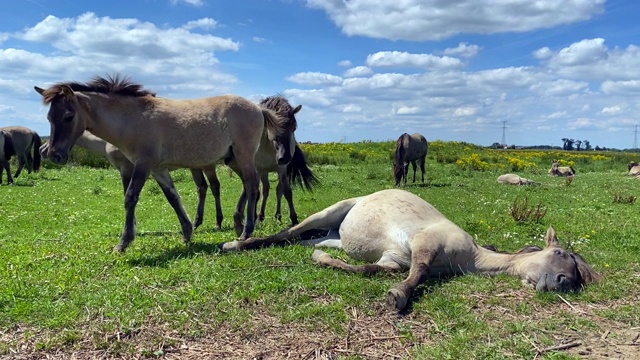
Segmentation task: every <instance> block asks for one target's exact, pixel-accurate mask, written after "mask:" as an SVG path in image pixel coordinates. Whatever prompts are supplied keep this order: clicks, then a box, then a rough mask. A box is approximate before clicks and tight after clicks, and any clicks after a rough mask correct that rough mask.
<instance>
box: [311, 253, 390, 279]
mask: <svg viewBox="0 0 640 360" xmlns="http://www.w3.org/2000/svg"><path fill="white" fill-rule="evenodd" d="M311 258H312V259H313V261H314V262H315V263H316V264H318V265H323V266H328V267H332V268H336V269H341V270H345V271H349V272H354V273H358V274H365V275H372V274H375V273H377V272H378V271H382V270H386V271H399V270H402V267H401V266H400V265H399V264H398V263H397V262H395V261H393V260H392V258H391V256H390V255H389V254H386V253H385V254H383V255H382V258H380V260H378V262H376V263H375V264H366V265H351V264H349V263H346V262H344V261H342V260H340V259H334V258H332V257H331V255H329V254H327V253H326V252H324V251H322V250H317V249H316V250H314V251H313V254H312V255H311Z"/></svg>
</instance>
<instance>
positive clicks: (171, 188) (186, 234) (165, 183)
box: [152, 169, 193, 245]
mask: <svg viewBox="0 0 640 360" xmlns="http://www.w3.org/2000/svg"><path fill="white" fill-rule="evenodd" d="M152 175H153V178H154V179H156V181H157V182H158V185H160V188H161V189H162V192H163V193H164V196H165V197H166V198H167V200H168V201H169V204H171V207H172V208H173V210H174V211H175V212H176V215H178V220H180V225H181V226H182V239H183V241H184V243H185V244H187V245H189V242H190V241H191V234H192V233H193V225H192V224H191V220H189V216H188V215H187V212H186V211H185V210H184V206H182V201H180V195H178V191H177V190H176V187H175V185H174V184H173V180H172V179H171V175H170V174H169V170H166V169H165V170H160V171H153V172H152Z"/></svg>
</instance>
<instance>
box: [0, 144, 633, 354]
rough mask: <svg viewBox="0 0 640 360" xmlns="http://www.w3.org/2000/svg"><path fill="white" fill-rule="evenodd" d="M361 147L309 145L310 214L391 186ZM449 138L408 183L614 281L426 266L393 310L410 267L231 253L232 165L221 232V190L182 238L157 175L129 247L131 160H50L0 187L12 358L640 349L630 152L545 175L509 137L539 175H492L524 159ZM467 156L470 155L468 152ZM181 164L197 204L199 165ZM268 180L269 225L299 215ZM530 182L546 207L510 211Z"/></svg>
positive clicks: (3, 311)
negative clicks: (548, 236) (562, 285)
mask: <svg viewBox="0 0 640 360" xmlns="http://www.w3.org/2000/svg"><path fill="white" fill-rule="evenodd" d="M365 145H366V146H373V147H374V148H380V149H383V150H380V152H378V153H376V151H374V150H370V149H369V150H357V149H356V150H353V149H352V150H351V153H350V155H348V156H347V158H346V159H344V160H340V159H337V160H336V159H335V158H334V157H332V156H330V155H327V154H322V153H320V152H319V151H317V152H314V151H315V150H313V149H311V150H309V149H308V148H307V149H305V151H309V152H310V155H309V158H310V159H311V160H312V161H313V160H314V159H315V162H314V164H313V166H312V168H313V170H314V171H315V173H316V175H317V176H318V178H319V179H320V180H321V182H322V184H321V186H320V187H318V188H317V189H316V191H314V192H313V193H307V192H302V191H301V190H299V189H297V190H294V198H295V204H296V209H297V211H298V214H299V217H300V219H301V220H302V219H304V218H305V217H307V216H308V215H309V214H312V213H314V212H316V211H319V210H321V209H323V208H324V207H326V206H328V205H331V204H333V203H335V202H336V201H338V200H342V199H345V198H349V197H354V196H360V195H364V194H368V193H371V192H374V191H377V190H381V189H385V188H390V187H392V186H393V180H392V173H391V161H390V160H389V155H388V154H387V153H385V151H387V150H388V149H387V148H388V146H387V145H388V144H375V143H373V144H372V143H367V144H365ZM455 145H456V146H459V145H460V144H455ZM443 146H444V147H443V148H441V149H438V147H435V149H431V148H430V154H429V158H428V160H427V181H426V184H425V185H422V184H416V185H413V184H409V185H408V186H406V187H405V189H406V190H408V191H411V192H413V193H416V194H418V195H419V196H421V197H422V198H424V199H426V200H427V201H429V202H430V203H431V204H433V205H434V206H435V207H436V208H438V209H439V210H440V211H441V212H442V213H443V214H445V215H446V216H447V217H448V218H449V219H451V220H452V221H453V222H455V223H456V224H458V225H459V226H460V227H461V228H463V229H464V230H465V231H467V232H468V233H469V234H471V235H472V236H473V237H474V238H475V239H476V241H477V242H478V243H479V244H494V245H496V246H497V247H498V248H499V249H500V250H504V251H516V250H518V249H520V248H521V247H523V246H524V245H529V244H531V245H543V243H542V241H543V236H544V234H545V231H546V229H547V227H548V226H549V225H553V226H554V228H555V230H556V232H557V234H558V236H559V238H560V242H561V243H562V244H563V245H567V244H569V245H570V247H571V248H572V249H573V250H574V251H576V252H578V253H579V254H581V255H582V256H583V257H584V258H585V259H586V260H587V262H589V263H590V264H592V265H593V266H594V268H595V269H596V270H597V271H599V272H601V273H602V274H603V275H604V280H603V281H602V282H601V283H599V284H596V285H593V286H590V287H588V288H586V289H585V290H584V291H582V292H580V293H567V294H537V293H536V292H535V291H534V290H533V289H530V288H528V287H524V286H523V285H522V284H521V283H520V280H518V279H515V278H511V277H508V276H498V277H496V278H489V277H480V276H464V277H456V278H453V279H450V280H447V281H430V282H428V283H427V284H425V285H423V286H422V287H421V288H420V291H419V292H418V294H417V295H416V296H415V297H414V299H413V301H412V305H411V306H410V308H409V309H408V311H406V312H403V313H400V314H397V313H393V312H390V311H388V310H386V309H385V308H384V307H383V303H384V297H385V294H386V291H387V290H388V288H389V287H390V286H391V285H392V284H393V283H395V282H398V281H401V280H402V279H403V277H404V275H405V274H378V275H375V276H372V277H364V276H360V275H355V274H348V273H344V272H340V271H336V270H332V269H327V268H320V267H317V266H315V265H314V264H313V263H312V261H311V258H310V256H311V253H312V251H313V249H311V248H305V247H302V246H298V245H294V246H291V247H286V248H268V249H261V250H256V251H249V252H242V253H233V254H221V253H220V252H219V251H218V249H217V245H218V244H220V243H221V242H225V241H230V240H233V239H235V233H234V232H233V229H232V213H233V206H234V205H235V202H236V201H237V198H238V196H239V194H240V190H241V183H240V181H239V179H238V178H237V176H230V174H229V171H228V169H227V168H226V167H224V166H221V167H220V168H219V169H218V174H219V177H220V180H221V182H222V200H223V210H224V215H225V220H224V223H223V230H222V231H215V230H213V227H214V226H213V225H214V220H215V213H214V208H213V199H212V198H211V197H209V198H208V202H207V208H206V210H205V223H204V225H203V226H202V227H201V228H199V229H198V230H197V231H196V232H195V233H194V236H193V239H192V240H193V243H192V245H191V246H190V247H188V248H187V247H185V246H184V245H183V243H182V240H181V239H182V236H181V234H180V226H179V223H178V220H177V218H176V216H175V214H174V212H173V210H172V209H171V207H170V206H169V204H168V203H167V201H166V199H165V198H164V196H163V194H162V191H161V190H160V189H159V187H158V186H157V185H156V184H155V183H153V182H148V183H147V184H146V185H145V188H144V189H143V192H142V195H141V197H140V202H139V204H138V207H137V237H136V239H135V240H134V242H133V243H132V245H131V246H130V247H129V248H128V249H127V252H126V254H124V255H119V254H115V253H113V252H112V250H111V249H112V247H113V246H114V245H116V244H117V242H118V241H119V234H120V231H121V230H122V226H123V220H124V210H123V205H122V204H123V196H122V190H121V185H120V180H119V176H118V173H117V171H115V170H113V169H98V168H89V167H80V166H66V167H56V166H52V165H51V164H49V165H48V166H46V168H45V169H43V170H42V171H41V172H39V173H37V174H30V175H27V174H24V175H22V176H21V177H19V178H17V179H16V184H15V185H13V186H6V185H3V186H1V187H0V224H1V226H0V254H1V255H0V256H1V259H2V261H1V262H0V358H18V359H20V358H25V359H26V358H42V357H46V356H50V357H52V358H69V357H75V358H118V357H121V358H144V357H149V358H153V357H156V358H186V359H189V358H193V359H196V358H199V359H200V358H244V359H247V358H261V359H270V358H300V359H302V358H307V359H314V358H340V359H376V358H384V359H387V358H401V359H449V358H450V359H472V358H473V359H499V358H509V359H511V358H523V359H524V358H526V359H531V358H536V357H537V358H548V359H565V358H579V357H581V356H591V357H594V358H598V357H606V356H608V357H610V358H625V357H626V358H630V357H631V356H637V353H638V333H639V332H640V305H639V304H640V232H639V231H638V229H639V226H640V220H639V219H640V217H639V209H640V208H639V206H640V205H639V204H638V203H637V202H634V201H633V199H634V197H637V196H640V181H638V180H634V179H631V178H628V177H627V176H625V172H626V162H625V161H627V160H626V159H620V158H617V157H605V159H601V158H594V159H592V160H585V159H582V160H580V159H577V160H575V162H574V164H575V165H574V166H575V167H576V168H577V170H578V175H577V176H576V177H575V179H574V180H573V182H572V183H571V184H569V185H567V184H566V183H565V179H564V178H555V177H549V176H547V175H546V168H547V164H548V162H547V160H548V159H546V158H544V159H542V158H540V157H541V156H546V155H539V154H538V155H535V156H538V158H537V159H533V160H532V159H531V158H528V157H527V156H525V155H526V154H527V153H526V152H520V153H512V154H511V155H510V156H511V157H519V158H521V159H522V160H523V161H525V163H523V164H516V163H517V161H515V160H514V161H512V160H505V161H506V162H505V163H508V164H511V165H508V166H522V167H523V170H522V171H519V172H518V173H519V174H520V175H522V176H525V177H527V178H531V179H533V180H536V181H539V182H540V183H541V185H539V186H530V187H514V186H508V185H498V184H497V183H496V181H495V179H496V177H497V176H498V175H500V174H501V173H504V172H511V170H512V169H511V168H510V169H506V170H505V169H504V168H502V169H501V168H499V167H496V166H494V167H491V166H490V165H491V164H496V162H492V160H491V159H494V158H495V156H492V155H490V154H489V153H487V152H486V151H485V152H483V151H482V150H478V151H479V152H480V155H479V157H478V160H477V161H483V162H484V163H486V164H489V165H487V166H488V167H487V168H486V169H484V170H485V171H474V170H472V169H471V168H470V167H469V166H468V165H469V162H470V161H476V160H472V158H471V156H470V155H469V154H470V153H472V152H474V151H476V150H477V149H468V150H467V149H464V148H462V147H460V148H458V147H456V149H458V150H459V151H458V150H456V151H453V150H451V149H450V148H449V145H447V144H446V143H445V144H444V145H443ZM462 146H464V144H463V145H462ZM465 151H467V153H465ZM354 152H356V154H355V155H354ZM556 153H558V152H556ZM376 154H378V155H376ZM379 154H382V155H379ZM514 154H515V155H514ZM518 154H519V155H518ZM560 155H562V154H560ZM532 156H533V155H532ZM549 156H557V154H553V155H551V154H549ZM568 156H569V155H567V158H568ZM323 157H324V158H326V159H329V160H327V161H321V159H322V158H323ZM460 159H471V160H468V161H467V162H466V163H465V162H464V161H463V162H457V163H456V161H457V160H460ZM496 161H498V160H496ZM527 161H528V162H530V163H532V164H534V165H536V164H537V166H534V165H531V164H529V165H527V163H526V162H527ZM465 164H466V165H465ZM498 164H499V162H498ZM172 174H173V177H174V180H175V182H176V186H177V187H178V190H179V192H180V194H181V196H182V198H183V203H184V205H185V207H186V208H187V211H188V213H189V214H190V216H191V217H193V215H194V211H195V205H196V192H195V186H194V185H193V183H192V181H191V177H190V174H189V173H188V171H183V170H178V171H176V172H174V173H172ZM271 180H272V195H271V197H270V198H269V205H268V213H267V219H266V220H265V222H264V223H261V224H259V225H258V226H257V228H256V231H255V233H254V235H257V236H259V235H267V234H271V233H275V232H277V231H279V230H281V229H283V228H284V227H286V226H288V221H289V220H288V212H287V211H286V206H284V207H283V209H284V210H283V211H284V213H283V223H277V222H276V221H275V220H274V219H273V217H272V215H273V212H274V209H275V180H276V179H275V175H272V177H271ZM5 184H6V180H5ZM525 198H526V199H527V203H528V205H529V206H536V205H539V204H540V205H541V206H542V207H544V208H546V210H547V212H546V215H545V216H544V217H543V218H542V219H541V220H540V221H539V222H534V221H525V222H522V223H517V222H516V221H515V220H514V219H513V218H512V216H511V214H510V211H511V208H512V205H513V203H514V201H516V199H517V200H518V201H523V200H524V199H525ZM330 252H331V253H332V254H333V255H335V256H337V257H340V258H342V259H345V260H347V258H346V256H345V255H344V254H342V253H340V252H339V251H330ZM351 262H353V261H351ZM633 354H636V355H633Z"/></svg>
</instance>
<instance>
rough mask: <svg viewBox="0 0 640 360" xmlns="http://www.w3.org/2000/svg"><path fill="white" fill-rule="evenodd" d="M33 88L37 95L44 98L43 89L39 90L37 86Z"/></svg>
mask: <svg viewBox="0 0 640 360" xmlns="http://www.w3.org/2000/svg"><path fill="white" fill-rule="evenodd" d="M33 88H34V89H35V90H36V91H37V92H38V94H40V95H42V96H44V94H43V93H44V89H43V88H39V87H37V86H34V87H33Z"/></svg>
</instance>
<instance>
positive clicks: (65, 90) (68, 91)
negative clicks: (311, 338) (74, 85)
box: [60, 85, 76, 99]
mask: <svg viewBox="0 0 640 360" xmlns="http://www.w3.org/2000/svg"><path fill="white" fill-rule="evenodd" d="M60 89H61V90H62V95H64V97H66V98H67V99H73V98H75V96H76V94H75V93H74V92H73V90H72V89H71V88H70V87H69V86H67V85H61V86H60Z"/></svg>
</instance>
